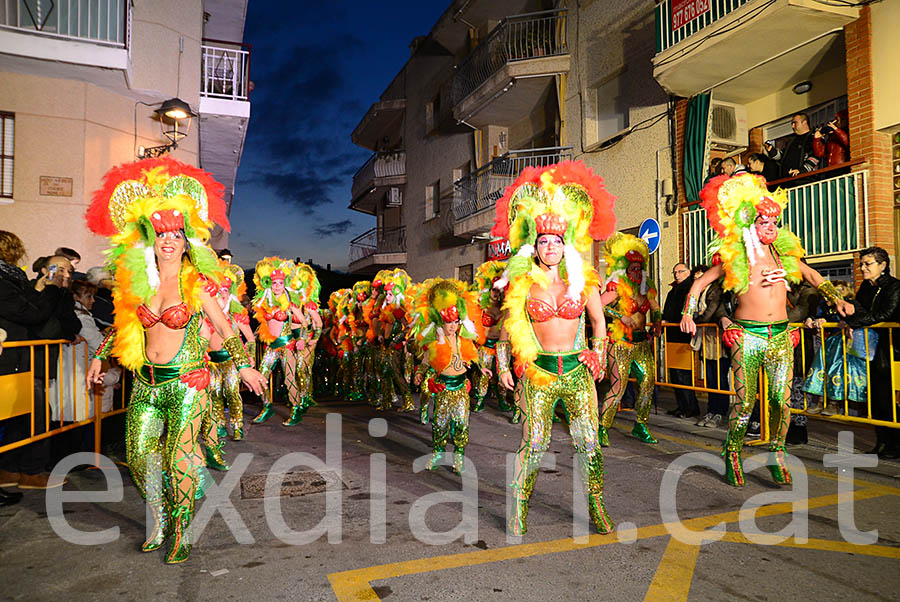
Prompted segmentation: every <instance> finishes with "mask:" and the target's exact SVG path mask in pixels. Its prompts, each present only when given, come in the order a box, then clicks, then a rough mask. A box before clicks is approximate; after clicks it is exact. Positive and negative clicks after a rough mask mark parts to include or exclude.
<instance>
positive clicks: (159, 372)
mask: <svg viewBox="0 0 900 602" xmlns="http://www.w3.org/2000/svg"><path fill="white" fill-rule="evenodd" d="M202 367H203V362H202V361H201V362H191V363H188V364H150V363H145V364H144V365H143V366H141V369H140V370H138V371H137V376H138V378H140V380H142V381H143V382H144V383H146V384H148V385H162V384H165V383H167V382H169V381H172V380H176V379H177V378H179V377H180V376H181V375H182V374H186V373H188V372H190V371H191V370H196V369H197V368H202Z"/></svg>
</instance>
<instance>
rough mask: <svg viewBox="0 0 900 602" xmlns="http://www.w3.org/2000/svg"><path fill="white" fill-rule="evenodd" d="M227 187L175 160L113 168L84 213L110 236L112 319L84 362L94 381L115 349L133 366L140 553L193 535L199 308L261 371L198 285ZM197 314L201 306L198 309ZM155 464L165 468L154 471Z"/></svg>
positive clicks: (174, 546)
mask: <svg viewBox="0 0 900 602" xmlns="http://www.w3.org/2000/svg"><path fill="white" fill-rule="evenodd" d="M221 195H222V186H221V184H218V183H217V182H216V181H215V180H213V179H212V177H211V176H210V175H209V174H207V173H206V172H204V171H202V170H200V169H197V168H195V167H192V166H190V165H185V164H183V163H180V162H178V161H175V160H173V159H171V158H168V157H166V158H161V159H146V160H144V161H139V162H136V163H130V164H126V165H122V166H119V167H116V168H113V169H111V170H110V171H109V172H107V174H106V176H105V177H104V182H103V187H102V188H101V189H100V190H98V191H97V192H95V193H94V196H93V200H92V203H91V206H90V208H89V209H88V212H87V223H88V226H89V227H90V229H91V230H92V231H93V232H95V233H97V234H101V235H104V236H109V237H110V239H111V242H112V245H113V247H112V249H111V250H110V251H109V264H110V266H111V267H112V268H113V269H114V272H115V280H116V287H115V289H114V292H113V300H114V304H115V323H114V328H113V329H112V331H111V332H110V334H109V335H108V336H107V337H106V339H104V341H103V343H102V344H101V345H100V347H99V349H98V350H97V352H96V354H95V357H94V359H93V360H92V361H91V364H90V368H89V370H88V374H87V381H88V384H89V385H92V384H94V383H99V382H102V380H103V374H102V373H101V370H102V360H104V359H106V358H107V357H108V356H109V355H110V354H112V355H114V356H116V357H117V358H118V360H119V363H120V364H121V365H122V366H124V367H125V368H127V369H129V370H132V371H133V372H134V374H135V379H134V384H133V387H132V391H131V399H130V402H129V404H128V412H127V416H126V453H127V457H128V468H129V470H130V472H131V476H132V479H133V480H134V482H135V485H136V486H137V488H138V490H139V491H140V492H141V495H142V496H143V497H144V498H145V499H146V500H147V504H148V506H149V508H150V511H151V513H152V516H153V521H154V523H155V524H154V526H153V528H152V531H151V534H150V537H149V538H148V539H147V541H146V542H144V544H143V546H142V549H143V550H144V551H151V550H156V549H158V548H160V547H162V545H163V544H164V543H165V540H166V539H167V538H168V537H169V536H170V535H172V536H173V539H172V543H171V548H170V550H169V553H168V554H167V556H166V562H167V563H176V562H182V561H184V560H186V559H187V558H188V555H189V554H190V550H191V541H190V537H189V535H188V527H189V526H190V522H191V517H192V516H193V512H194V499H195V496H197V495H198V493H199V492H198V468H199V467H200V466H202V460H201V459H200V457H199V448H198V445H197V439H198V436H199V435H200V426H201V419H202V409H201V408H202V407H203V405H204V404H205V398H206V387H207V385H208V384H209V371H208V369H207V366H206V361H205V359H204V354H205V352H206V347H207V341H206V340H205V339H203V338H202V337H201V336H200V328H201V325H202V324H203V320H202V314H206V316H207V317H208V318H209V320H210V322H212V325H213V328H214V329H215V330H216V331H217V332H218V334H219V335H220V336H221V337H222V338H223V339H224V341H223V346H224V347H225V349H227V350H228V351H229V353H230V354H231V357H232V358H234V360H235V362H237V364H238V368H239V373H240V377H241V380H243V381H244V383H245V384H247V386H248V387H250V389H252V390H253V391H254V392H255V393H257V394H261V393H262V391H263V390H264V389H265V379H264V378H263V376H262V375H261V374H260V373H259V372H257V371H256V370H254V369H252V368H251V367H250V358H249V357H248V356H247V352H246V350H245V349H244V347H243V345H241V341H240V338H239V337H238V336H237V335H235V334H234V332H233V331H232V329H231V326H230V325H229V322H228V319H227V317H226V316H225V315H224V314H223V313H222V310H221V308H220V307H219V305H218V303H216V301H215V300H214V299H212V298H211V297H210V296H209V294H208V293H207V292H206V291H205V290H204V287H205V285H206V281H205V279H204V276H206V277H214V276H215V273H216V270H217V260H216V256H215V253H213V251H212V249H210V248H209V247H207V246H206V241H207V240H208V239H209V229H210V228H211V227H212V225H213V223H214V222H215V223H217V224H219V225H221V226H222V227H225V228H227V227H228V220H227V218H226V216H225V203H224V202H223V201H222V197H221ZM201 312H202V313H201ZM158 470H161V471H162V474H159V472H155V471H158Z"/></svg>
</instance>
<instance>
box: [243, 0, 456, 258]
mask: <svg viewBox="0 0 900 602" xmlns="http://www.w3.org/2000/svg"><path fill="white" fill-rule="evenodd" d="M279 4H280V5H281V6H282V7H283V8H284V10H281V11H277V10H273V7H274V6H275V5H279ZM447 4H448V3H446V2H441V1H434V0H418V1H410V0H403V1H392V2H387V3H380V2H371V1H368V0H337V1H335V2H332V3H328V4H323V3H313V2H280V3H279V2H276V3H272V2H264V1H262V0H251V2H250V3H249V7H248V10H247V24H246V29H245V33H244V41H245V42H246V43H248V44H250V45H251V46H252V54H251V59H250V79H251V80H252V81H253V82H254V84H255V89H254V90H253V92H252V93H251V95H250V100H251V103H252V104H251V113H250V126H249V127H250V129H249V131H248V133H247V140H246V144H245V146H244V154H243V157H242V160H241V166H240V169H239V171H238V177H237V184H236V186H235V197H234V203H233V206H232V211H231V225H232V234H231V239H230V243H229V246H230V248H231V250H232V252H233V253H234V257H235V260H236V261H237V262H238V263H240V264H242V265H244V266H251V265H253V264H254V263H255V262H256V260H258V259H260V258H261V257H263V256H266V255H281V256H284V257H289V258H294V257H300V258H302V259H303V260H304V261H305V260H307V259H312V260H313V261H315V262H316V263H318V264H320V265H326V264H328V263H330V264H332V267H333V268H335V269H344V268H346V266H347V263H348V248H349V244H348V243H349V241H350V240H351V239H352V238H354V237H355V236H357V235H358V234H362V233H363V232H365V231H366V230H368V229H369V228H372V227H374V226H375V218H374V217H372V216H367V215H364V214H362V213H359V212H356V211H350V210H349V209H348V208H347V206H348V205H349V204H350V185H351V183H352V180H353V174H354V173H356V170H357V169H359V168H360V167H361V166H362V164H363V163H364V162H365V161H366V159H367V158H368V156H369V154H370V153H369V151H367V150H365V149H363V148H360V147H358V146H355V145H354V144H353V143H352V142H350V132H352V131H353V128H354V127H355V126H356V124H357V123H359V121H360V120H361V119H362V117H363V115H364V114H365V112H366V111H367V110H368V108H369V106H370V105H371V104H372V103H373V102H375V101H377V100H378V97H379V96H380V95H381V93H382V92H383V91H384V90H385V88H387V86H388V84H389V83H390V82H391V80H392V79H393V77H394V76H395V75H396V74H397V72H398V71H399V70H400V68H401V67H402V66H403V64H404V63H405V62H406V60H407V58H408V57H409V43H410V42H411V41H412V39H413V38H414V37H415V36H418V35H425V34H427V33H428V32H429V31H430V30H431V27H432V25H434V23H435V21H437V19H438V17H439V16H440V15H441V13H442V12H443V11H444V10H445V9H446V6H447ZM298 6H299V7H303V8H308V10H303V9H302V8H301V10H297V7H298Z"/></svg>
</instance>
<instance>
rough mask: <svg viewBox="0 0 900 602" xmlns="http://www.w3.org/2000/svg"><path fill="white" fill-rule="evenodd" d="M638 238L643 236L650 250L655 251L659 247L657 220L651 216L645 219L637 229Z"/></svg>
mask: <svg viewBox="0 0 900 602" xmlns="http://www.w3.org/2000/svg"><path fill="white" fill-rule="evenodd" d="M638 238H643V239H644V242H645V243H647V246H648V247H650V252H651V253H655V252H656V250H657V249H658V248H659V222H658V221H656V220H655V219H653V218H652V217H648V218H647V219H645V220H644V221H643V223H642V224H641V227H640V228H639V229H638Z"/></svg>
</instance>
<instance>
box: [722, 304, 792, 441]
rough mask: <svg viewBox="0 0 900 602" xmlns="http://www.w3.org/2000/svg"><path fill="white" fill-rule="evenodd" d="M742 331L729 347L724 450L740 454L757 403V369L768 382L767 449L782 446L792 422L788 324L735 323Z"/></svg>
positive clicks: (790, 346)
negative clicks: (730, 382)
mask: <svg viewBox="0 0 900 602" xmlns="http://www.w3.org/2000/svg"><path fill="white" fill-rule="evenodd" d="M735 324H736V325H737V326H739V327H741V328H742V329H743V331H744V333H743V337H741V340H740V341H739V342H738V343H736V344H735V345H734V346H733V347H732V348H731V365H732V370H733V372H732V374H733V376H734V391H735V394H736V395H735V401H734V403H733V404H732V406H731V412H730V413H729V416H728V437H727V439H726V440H725V448H726V449H727V450H728V451H736V452H739V451H741V448H742V447H743V445H744V435H746V434H747V426H748V424H749V421H750V414H751V413H752V411H753V405H754V404H755V403H756V395H757V389H758V385H759V371H760V368H762V369H763V370H765V373H766V378H767V379H768V383H769V399H768V403H769V432H770V434H771V437H772V440H771V444H770V448H772V449H774V448H776V447H780V446H784V438H785V436H786V435H787V430H788V427H789V426H790V419H791V408H790V403H791V394H790V388H791V379H792V378H793V375H794V353H793V346H792V344H791V338H790V332H789V329H788V327H787V322H773V323H769V322H754V321H750V320H737V321H736V322H735Z"/></svg>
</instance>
